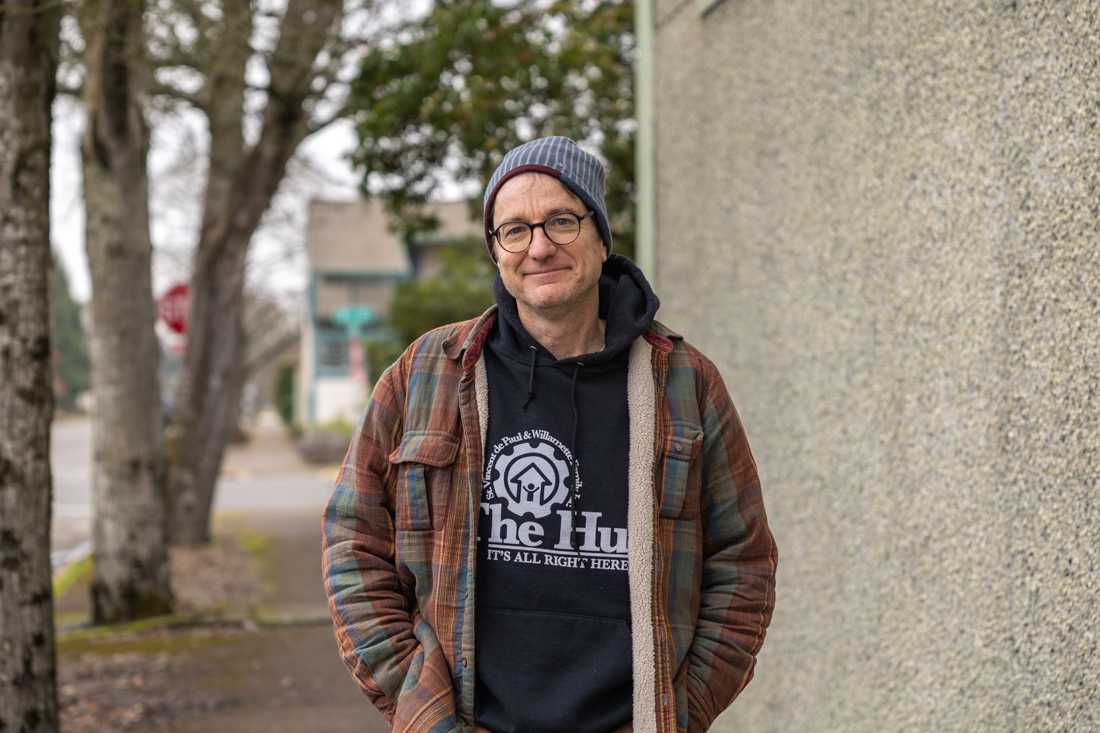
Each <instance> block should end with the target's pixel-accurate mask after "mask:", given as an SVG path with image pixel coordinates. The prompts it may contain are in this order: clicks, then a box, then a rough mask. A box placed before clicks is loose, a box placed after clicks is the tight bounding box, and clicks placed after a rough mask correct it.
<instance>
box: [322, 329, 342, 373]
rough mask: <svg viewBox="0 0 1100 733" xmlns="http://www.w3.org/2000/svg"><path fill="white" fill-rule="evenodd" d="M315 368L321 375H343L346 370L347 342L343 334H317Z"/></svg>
mask: <svg viewBox="0 0 1100 733" xmlns="http://www.w3.org/2000/svg"><path fill="white" fill-rule="evenodd" d="M317 366H318V371H319V372H320V373H321V374H333V373H340V374H342V373H345V372H347V369H348V341H347V337H346V336H345V335H344V334H343V333H339V332H331V331H328V332H326V331H320V332H318V334H317Z"/></svg>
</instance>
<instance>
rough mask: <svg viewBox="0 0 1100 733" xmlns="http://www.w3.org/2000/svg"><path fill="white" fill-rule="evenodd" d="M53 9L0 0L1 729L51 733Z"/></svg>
mask: <svg viewBox="0 0 1100 733" xmlns="http://www.w3.org/2000/svg"><path fill="white" fill-rule="evenodd" d="M55 5H56V4H55V3H53V2H32V1H31V0H24V1H23V2H19V1H18V0H0V731H26V733H46V732H47V731H51V732H52V731H57V730H58V705H57V672H56V669H57V662H56V651H55V647H54V629H53V594H52V587H51V569H50V501H51V494H52V491H53V489H52V479H51V474H50V422H51V420H52V418H53V390H52V374H53V369H52V363H51V359H50V334H49V267H50V212H49V201H50V143H51V140H50V116H51V115H50V107H51V104H52V102H53V97H54V91H55V74H56V71H57V52H58V22H59V16H58V14H57V12H56V10H55V9H53V8H54V6H55Z"/></svg>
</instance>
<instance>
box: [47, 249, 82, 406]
mask: <svg viewBox="0 0 1100 733" xmlns="http://www.w3.org/2000/svg"><path fill="white" fill-rule="evenodd" d="M50 339H51V340H52V342H53V350H54V358H55V364H56V370H57V377H58V382H59V384H58V394H57V405H58V407H60V408H62V409H65V410H72V409H75V407H76V396H77V395H78V394H80V393H81V392H83V391H85V390H87V389H88V387H89V386H90V384H91V362H90V361H89V359H88V342H87V338H86V336H85V334H84V326H83V324H82V323H81V322H80V305H79V304H78V303H77V302H76V301H75V300H73V297H72V295H71V293H70V292H69V279H68V277H66V275H65V268H64V267H62V265H61V263H60V262H59V261H58V260H57V258H56V257H55V258H54V261H53V266H52V267H51V268H50Z"/></svg>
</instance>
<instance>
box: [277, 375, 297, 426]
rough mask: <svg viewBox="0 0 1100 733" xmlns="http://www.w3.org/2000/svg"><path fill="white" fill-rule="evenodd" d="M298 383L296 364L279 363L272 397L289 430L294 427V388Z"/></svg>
mask: <svg viewBox="0 0 1100 733" xmlns="http://www.w3.org/2000/svg"><path fill="white" fill-rule="evenodd" d="M296 383H297V375H296V374H295V366H294V364H293V363H291V362H289V361H285V362H283V363H282V364H280V365H279V367H278V371H276V372H275V394H274V395H273V396H272V399H273V400H274V402H275V411H276V412H278V413H279V417H280V418H281V419H282V421H283V425H285V426H286V427H287V429H288V430H293V428H294V389H295V385H296Z"/></svg>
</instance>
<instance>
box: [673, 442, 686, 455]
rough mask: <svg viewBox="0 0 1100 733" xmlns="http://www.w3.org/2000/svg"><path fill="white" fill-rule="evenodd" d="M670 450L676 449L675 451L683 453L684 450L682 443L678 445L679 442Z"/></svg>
mask: <svg viewBox="0 0 1100 733" xmlns="http://www.w3.org/2000/svg"><path fill="white" fill-rule="evenodd" d="M672 450H674V451H676V452H677V453H683V452H684V447H683V446H682V445H680V444H679V443H676V444H674V445H673V446H672Z"/></svg>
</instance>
